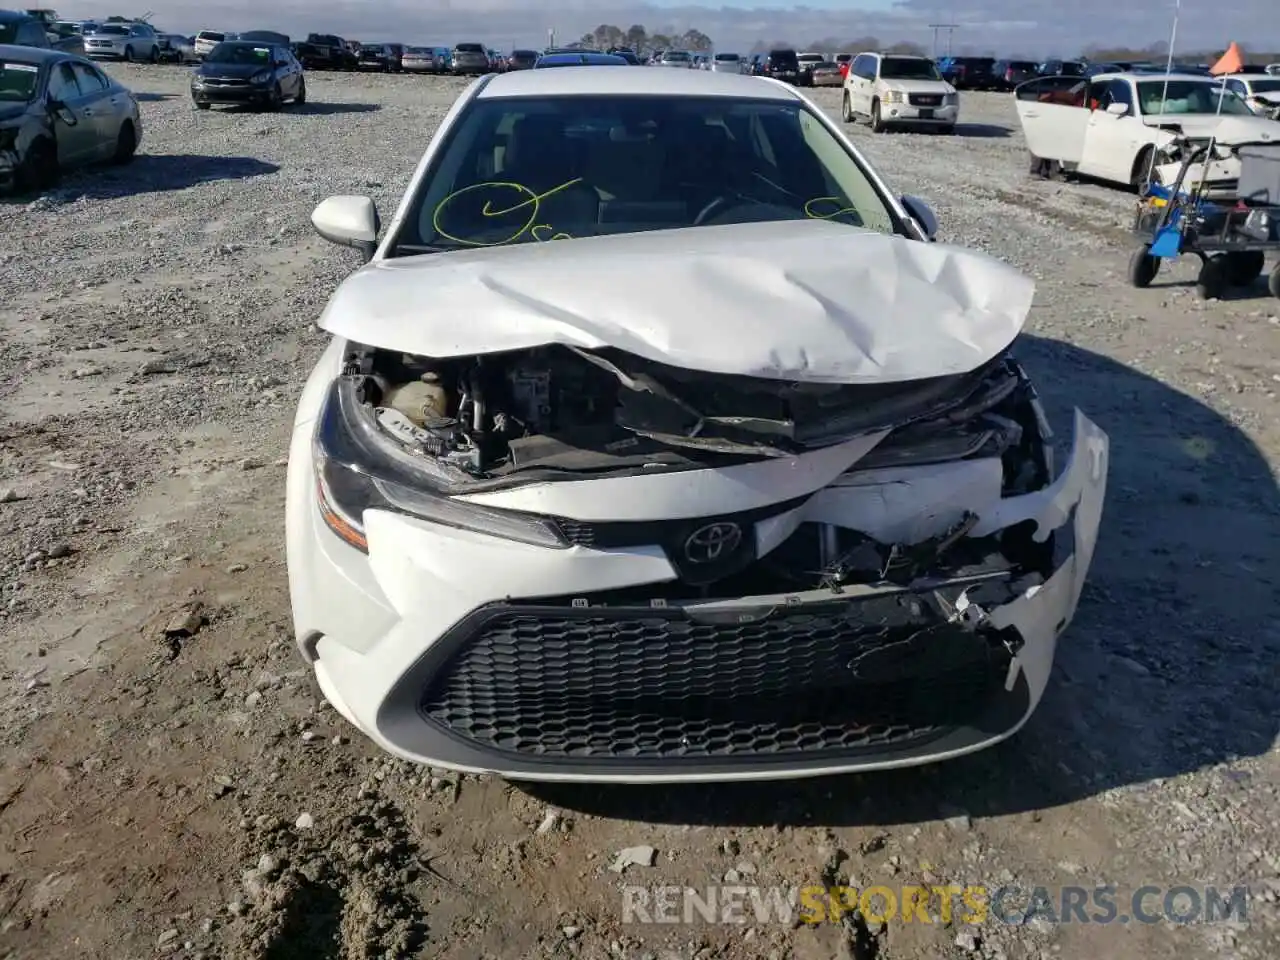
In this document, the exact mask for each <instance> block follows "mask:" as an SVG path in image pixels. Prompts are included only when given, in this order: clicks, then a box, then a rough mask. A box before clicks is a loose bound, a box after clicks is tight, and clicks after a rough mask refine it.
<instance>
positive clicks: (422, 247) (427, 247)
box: [392, 243, 459, 253]
mask: <svg viewBox="0 0 1280 960" xmlns="http://www.w3.org/2000/svg"><path fill="white" fill-rule="evenodd" d="M392 249H393V250H394V251H395V252H396V253H400V252H401V251H404V252H405V253H448V252H449V251H450V250H457V249H459V248H458V247H442V246H440V245H439V244H430V243H397V244H396V245H395V246H394V247H392Z"/></svg>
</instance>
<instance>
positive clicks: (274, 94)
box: [267, 82, 284, 112]
mask: <svg viewBox="0 0 1280 960" xmlns="http://www.w3.org/2000/svg"><path fill="white" fill-rule="evenodd" d="M283 106H284V90H283V89H281V87H280V84H279V82H277V83H276V85H275V86H274V87H272V88H271V98H270V99H269V100H268V101H267V109H268V110H270V111H272V112H275V111H276V110H279V109H280V108H281V107H283Z"/></svg>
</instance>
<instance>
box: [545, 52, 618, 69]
mask: <svg viewBox="0 0 1280 960" xmlns="http://www.w3.org/2000/svg"><path fill="white" fill-rule="evenodd" d="M544 60H545V61H546V62H547V63H568V64H574V63H577V64H581V65H583V66H591V65H593V64H594V65H596V66H606V67H610V66H611V67H617V66H622V65H624V64H625V65H626V66H630V64H628V63H627V61H626V60H625V59H624V58H623V57H620V56H618V55H617V54H614V53H593V52H591V51H590V50H584V51H583V52H582V53H548V54H546V55H545V56H541V57H539V58H538V63H542V62H543V61H544Z"/></svg>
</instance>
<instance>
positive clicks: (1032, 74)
mask: <svg viewBox="0 0 1280 960" xmlns="http://www.w3.org/2000/svg"><path fill="white" fill-rule="evenodd" d="M1209 66H1210V65H1209V64H1207V63H1175V64H1174V65H1173V72H1174V73H1180V74H1184V75H1198V76H1208V75H1209ZM1168 67H1169V65H1168V63H1155V62H1154V61H1147V60H1107V61H1092V60H1085V59H1077V60H1058V59H1052V60H1042V61H1040V62H1038V63H1037V62H1036V61H1034V60H997V59H996V58H995V57H942V58H940V59H939V60H938V71H939V72H940V73H941V74H942V76H943V78H944V79H946V80H947V82H948V83H950V84H951V85H952V86H954V87H955V88H956V89H957V90H1005V91H1008V90H1013V88H1014V87H1016V86H1018V84H1020V83H1025V82H1026V81H1028V80H1034V79H1036V78H1038V77H1097V76H1101V75H1102V74H1104V73H1164V72H1165V71H1166V70H1167V69H1168ZM1243 72H1245V73H1250V74H1259V75H1267V74H1270V75H1280V63H1273V64H1271V65H1269V66H1265V67H1264V66H1261V65H1255V66H1246V67H1245V68H1244V70H1243Z"/></svg>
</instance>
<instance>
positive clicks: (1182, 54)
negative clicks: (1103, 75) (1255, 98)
mask: <svg viewBox="0 0 1280 960" xmlns="http://www.w3.org/2000/svg"><path fill="white" fill-rule="evenodd" d="M1240 50H1241V52H1242V53H1244V62H1245V63H1250V64H1259V65H1262V66H1265V65H1267V64H1269V63H1276V62H1277V61H1280V53H1266V52H1264V51H1255V52H1253V53H1250V52H1249V51H1248V50H1247V49H1246V48H1245V46H1244V45H1243V44H1241V45H1240ZM1226 52H1227V51H1226V50H1224V49H1221V48H1218V49H1215V50H1175V51H1174V52H1173V59H1174V61H1175V62H1182V63H1213V62H1214V61H1215V60H1217V59H1218V58H1219V57H1221V56H1222V55H1223V54H1224V53H1226ZM1083 53H1084V56H1085V57H1086V58H1087V59H1089V60H1092V61H1094V62H1095V63H1106V62H1107V61H1109V60H1153V61H1155V62H1157V63H1162V62H1164V61H1165V60H1166V59H1167V58H1168V56H1169V44H1168V43H1167V42H1165V41H1164V40H1160V41H1157V42H1156V43H1150V44H1147V46H1145V47H1124V46H1106V45H1104V44H1094V45H1092V46H1088V47H1085V48H1084V51H1083Z"/></svg>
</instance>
